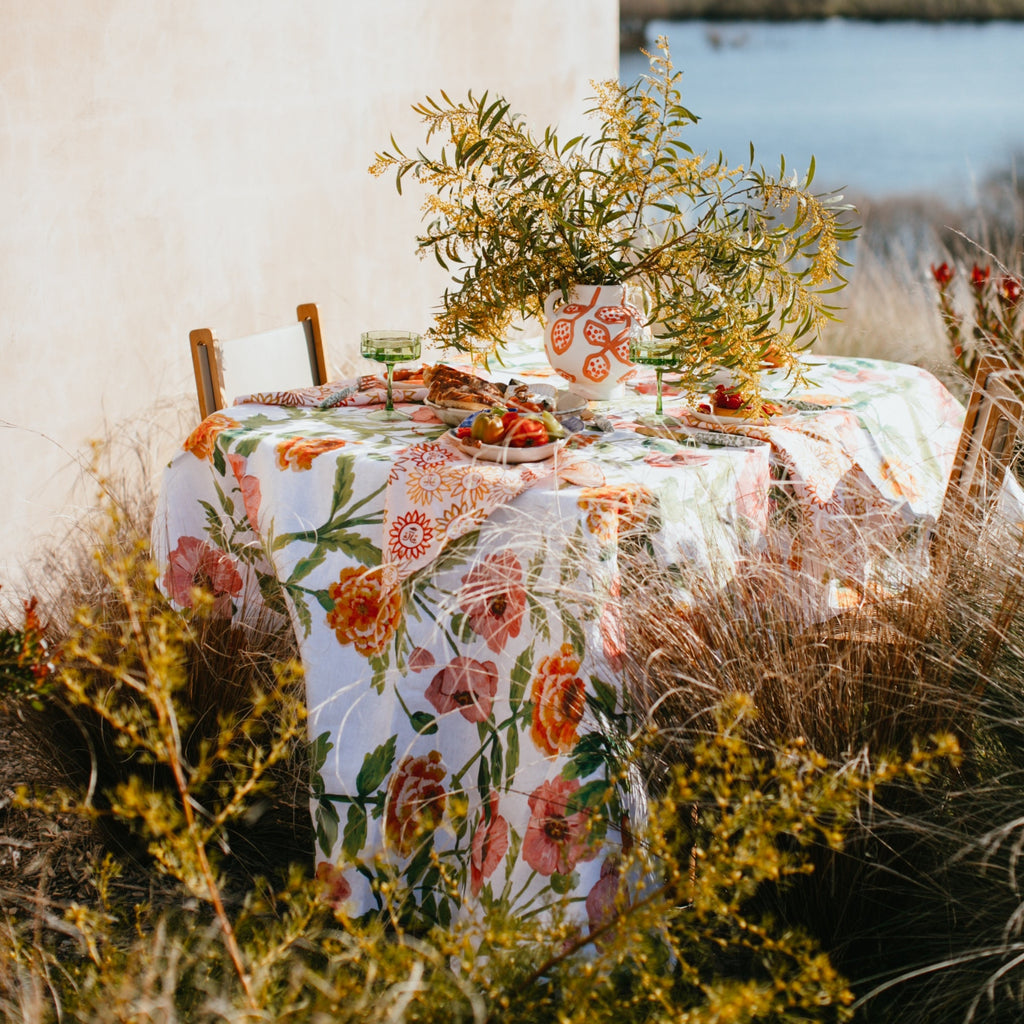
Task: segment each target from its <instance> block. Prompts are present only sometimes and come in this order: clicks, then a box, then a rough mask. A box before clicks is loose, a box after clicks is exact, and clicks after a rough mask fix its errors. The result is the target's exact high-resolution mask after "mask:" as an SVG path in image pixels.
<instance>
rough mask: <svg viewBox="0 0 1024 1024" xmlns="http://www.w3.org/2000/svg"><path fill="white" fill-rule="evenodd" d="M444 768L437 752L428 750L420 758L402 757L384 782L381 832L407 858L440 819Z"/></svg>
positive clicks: (446, 771) (443, 795)
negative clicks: (384, 803)
mask: <svg viewBox="0 0 1024 1024" xmlns="http://www.w3.org/2000/svg"><path fill="white" fill-rule="evenodd" d="M447 774H448V770H447V769H446V768H445V766H444V764H443V763H442V762H441V754H440V752H439V751H437V750H431V751H430V753H429V754H423V755H421V756H420V757H405V758H403V759H402V763H401V764H400V765H399V766H398V768H397V769H396V771H395V774H394V775H392V776H391V779H390V781H389V782H388V793H387V803H386V805H385V808H384V835H385V836H386V837H387V839H388V842H390V843H392V844H394V846H395V848H396V849H397V850H398V852H399V854H400V855H401V856H403V857H408V856H409V854H410V853H412V851H413V849H414V848H415V847H416V845H417V843H418V841H419V840H421V839H423V838H425V837H426V835H427V834H428V833H430V832H434V831H435V830H436V829H437V827H438V826H439V825H440V824H441V821H442V819H443V818H444V808H445V803H446V801H447V796H446V794H445V791H444V786H443V785H442V783H443V782H444V777H445V775H447Z"/></svg>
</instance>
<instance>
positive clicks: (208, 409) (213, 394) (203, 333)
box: [188, 302, 327, 419]
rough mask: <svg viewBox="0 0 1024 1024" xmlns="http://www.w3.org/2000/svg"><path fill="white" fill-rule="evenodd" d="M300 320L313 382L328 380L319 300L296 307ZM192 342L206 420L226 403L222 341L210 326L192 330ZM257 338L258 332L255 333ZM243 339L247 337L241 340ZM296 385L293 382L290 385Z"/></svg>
mask: <svg viewBox="0 0 1024 1024" xmlns="http://www.w3.org/2000/svg"><path fill="white" fill-rule="evenodd" d="M295 312H296V315H297V317H298V320H299V323H301V324H302V325H303V327H304V328H305V332H306V344H307V346H308V347H309V369H310V379H311V383H312V384H325V383H326V382H327V363H326V361H325V359H324V345H323V338H322V336H321V334H320V314H319V312H318V311H317V308H316V303H314V302H304V303H302V304H301V305H300V306H297V307H296V311H295ZM188 337H189V344H190V346H191V349H192V370H193V372H194V373H195V378H196V394H197V396H198V398H199V414H200V416H201V417H202V418H203V419H206V417H207V416H209V415H210V414H211V413H214V412H216V411H217V410H218V409H223V408H224V406H225V405H226V400H225V396H224V374H223V370H222V367H221V360H220V355H219V347H220V343H219V342H218V341H217V336H216V335H215V334H214V332H213V331H212V330H211V329H210V328H209V327H199V328H197V329H196V330H194V331H191V332H190V333H189V336H188ZM253 337H258V335H253ZM238 340H239V341H241V342H243V343H244V341H245V340H246V339H244V338H242V339H238ZM285 386H294V383H293V384H291V385H285Z"/></svg>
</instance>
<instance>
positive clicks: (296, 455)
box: [277, 437, 347, 473]
mask: <svg viewBox="0 0 1024 1024" xmlns="http://www.w3.org/2000/svg"><path fill="white" fill-rule="evenodd" d="M346 443H347V442H345V441H343V440H342V439H341V438H340V437H334V438H332V437H293V438H290V439H289V440H287V441H282V442H281V443H280V444H279V445H278V446H277V468H278V469H282V470H283V469H293V470H295V472H297V473H298V472H300V471H301V470H304V469H312V468H313V460H314V459H315V458H316V457H317V456H318V455H323V454H324V452H333V451H335V450H336V449H338V448H344V447H345V444H346Z"/></svg>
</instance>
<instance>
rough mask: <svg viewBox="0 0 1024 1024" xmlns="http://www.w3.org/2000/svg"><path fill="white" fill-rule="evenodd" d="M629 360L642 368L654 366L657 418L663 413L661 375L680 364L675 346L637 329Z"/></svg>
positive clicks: (630, 340) (634, 332)
mask: <svg viewBox="0 0 1024 1024" xmlns="http://www.w3.org/2000/svg"><path fill="white" fill-rule="evenodd" d="M629 358H630V361H631V362H634V363H637V364H639V365H641V366H653V367H654V376H655V378H656V379H657V382H658V385H657V388H658V391H657V393H658V402H657V405H656V406H655V408H654V413H655V415H656V416H660V415H661V414H662V411H661V375H662V374H663V373H664V372H665V371H666V370H669V369H671V368H672V367H673V366H675V365H676V364H677V363H678V362H679V357H678V356H677V355H676V351H675V345H674V344H673V343H672V341H670V340H668V339H665V338H656V337H655V336H654V335H653V334H651V332H650V331H649V330H646V329H637V330H635V331H633V332H632V333H631V334H630V336H629Z"/></svg>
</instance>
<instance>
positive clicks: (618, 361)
mask: <svg viewBox="0 0 1024 1024" xmlns="http://www.w3.org/2000/svg"><path fill="white" fill-rule="evenodd" d="M544 316H545V318H546V320H547V323H546V324H545V326H544V351H545V354H546V355H547V357H548V362H549V363H550V364H551V366H552V368H553V369H554V370H555V372H556V373H558V374H559V375H560V376H562V377H564V378H565V379H566V380H567V381H569V383H570V384H571V385H572V390H573V391H574V392H575V393H576V394H578V395H582V396H583V397H584V398H587V399H591V400H594V401H607V400H608V399H610V398H617V397H618V396H619V395H621V394H622V393H623V391H624V390H625V384H626V381H627V380H628V379H629V378H630V377H632V376H633V374H634V373H636V367H635V366H634V365H633V363H631V362H630V360H629V335H630V332H631V331H632V330H633V328H634V327H635V326H637V325H639V324H640V322H641V315H640V311H639V310H638V309H637V308H636V307H635V306H633V305H631V304H630V303H629V302H627V301H626V296H625V287H624V286H623V285H619V284H579V285H574V286H573V288H572V291H571V292H570V293H569V301H568V302H565V301H563V298H562V292H561V291H554V292H552V293H551V294H550V295H549V296H548V297H547V298H546V299H545V300H544Z"/></svg>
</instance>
